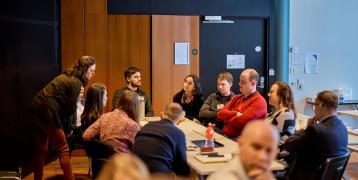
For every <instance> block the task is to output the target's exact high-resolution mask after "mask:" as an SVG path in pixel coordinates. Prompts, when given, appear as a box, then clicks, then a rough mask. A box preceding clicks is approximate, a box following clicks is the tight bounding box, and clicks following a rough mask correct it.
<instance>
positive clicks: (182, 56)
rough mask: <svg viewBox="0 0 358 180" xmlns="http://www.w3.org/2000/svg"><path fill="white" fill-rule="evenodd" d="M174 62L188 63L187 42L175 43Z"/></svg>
mask: <svg viewBox="0 0 358 180" xmlns="http://www.w3.org/2000/svg"><path fill="white" fill-rule="evenodd" d="M174 49H175V50H174V64H189V43H175V45H174Z"/></svg>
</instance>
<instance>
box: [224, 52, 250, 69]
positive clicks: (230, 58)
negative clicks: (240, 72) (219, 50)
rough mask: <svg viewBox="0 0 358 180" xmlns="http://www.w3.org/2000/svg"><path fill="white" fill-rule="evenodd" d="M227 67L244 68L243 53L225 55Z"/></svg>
mask: <svg viewBox="0 0 358 180" xmlns="http://www.w3.org/2000/svg"><path fill="white" fill-rule="evenodd" d="M226 68H227V69H245V55H236V54H235V55H233V54H228V55H226Z"/></svg>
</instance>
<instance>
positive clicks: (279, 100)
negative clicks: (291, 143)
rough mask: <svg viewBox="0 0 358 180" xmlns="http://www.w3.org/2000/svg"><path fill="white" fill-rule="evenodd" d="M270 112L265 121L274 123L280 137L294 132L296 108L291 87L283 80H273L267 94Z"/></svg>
mask: <svg viewBox="0 0 358 180" xmlns="http://www.w3.org/2000/svg"><path fill="white" fill-rule="evenodd" d="M268 96H269V104H270V105H271V106H272V110H273V111H272V112H271V113H270V114H269V115H268V116H267V117H266V119H265V121H266V122H268V123H272V124H273V125H275V126H276V127H277V128H278V130H279V132H280V134H281V137H284V136H285V135H286V138H287V136H291V135H292V134H294V133H295V124H296V123H295V119H296V108H295V104H294V99H293V93H292V90H291V87H290V86H289V85H288V84H287V83H284V82H279V81H278V82H275V83H274V84H273V85H272V86H271V89H270V92H269V94H268Z"/></svg>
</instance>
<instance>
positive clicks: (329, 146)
mask: <svg viewBox="0 0 358 180" xmlns="http://www.w3.org/2000/svg"><path fill="white" fill-rule="evenodd" d="M337 106H338V97H337V95H335V94H334V93H333V92H332V91H322V92H319V93H318V95H317V98H316V101H315V104H314V107H315V110H314V116H313V117H312V118H309V120H308V122H307V128H306V129H305V130H303V131H302V132H300V133H299V134H298V135H297V136H292V137H291V138H289V139H288V140H287V141H286V144H285V147H284V150H286V151H287V152H289V153H290V154H291V155H294V156H295V157H296V164H295V166H294V168H293V170H292V173H291V174H289V175H288V176H289V178H290V179H320V177H321V175H322V174H321V173H322V171H321V170H320V166H321V165H322V164H323V163H324V161H325V160H326V158H328V157H333V156H340V155H344V154H346V153H347V152H348V149H347V144H348V134H347V128H346V127H345V125H344V124H343V123H342V121H341V120H340V119H339V118H338V116H337V113H336V110H337Z"/></svg>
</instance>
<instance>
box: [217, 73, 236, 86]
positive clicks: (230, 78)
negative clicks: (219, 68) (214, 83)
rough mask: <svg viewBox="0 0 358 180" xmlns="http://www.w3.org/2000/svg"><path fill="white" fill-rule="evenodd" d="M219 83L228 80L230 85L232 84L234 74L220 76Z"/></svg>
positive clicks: (221, 74)
mask: <svg viewBox="0 0 358 180" xmlns="http://www.w3.org/2000/svg"><path fill="white" fill-rule="evenodd" d="M218 80H219V81H223V80H226V81H227V82H228V83H230V84H232V82H233V80H234V78H233V77H232V74H231V73H229V72H222V73H220V74H219V76H218Z"/></svg>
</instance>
